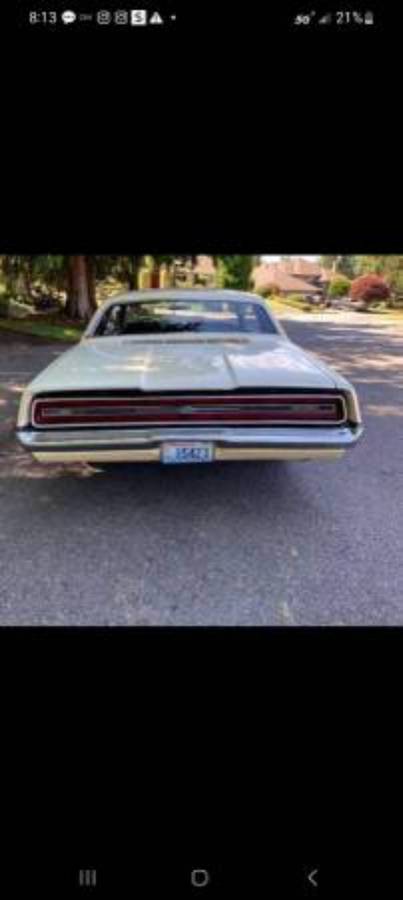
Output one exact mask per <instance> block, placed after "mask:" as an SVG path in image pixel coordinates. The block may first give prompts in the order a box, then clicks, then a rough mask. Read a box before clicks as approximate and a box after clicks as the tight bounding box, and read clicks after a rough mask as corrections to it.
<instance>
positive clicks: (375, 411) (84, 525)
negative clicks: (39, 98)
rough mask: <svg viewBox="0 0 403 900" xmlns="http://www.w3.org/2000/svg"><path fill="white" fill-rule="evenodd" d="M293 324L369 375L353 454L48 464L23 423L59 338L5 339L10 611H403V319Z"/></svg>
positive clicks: (181, 619)
mask: <svg viewBox="0 0 403 900" xmlns="http://www.w3.org/2000/svg"><path fill="white" fill-rule="evenodd" d="M284 324H285V326H286V328H287V330H288V333H289V335H290V337H291V338H292V339H293V340H296V341H298V342H299V343H301V344H302V345H303V346H304V347H306V348H307V349H309V350H312V351H314V352H316V353H318V354H319V356H320V357H321V358H322V359H324V360H325V361H327V362H329V363H331V364H332V365H334V366H335V367H337V368H338V369H339V370H340V371H341V372H343V373H344V374H345V375H347V377H348V378H351V379H352V381H353V382H354V383H355V384H356V386H357V388H358V391H359V395H360V398H361V402H362V405H363V412H364V417H365V424H366V433H365V437H364V438H363V440H362V442H361V443H360V445H358V446H357V448H355V450H354V451H353V452H352V453H351V454H350V455H349V456H348V457H347V458H346V459H345V460H343V461H340V462H338V463H284V464H282V463H279V464H274V463H273V464H263V463H249V464H246V463H245V464H226V465H221V466H220V465H213V466H211V467H208V468H207V467H206V468H204V467H200V468H199V467H197V466H195V467H191V466H189V467H184V468H180V469H176V468H170V467H166V468H163V467H159V466H146V465H144V466H143V465H142V466H129V465H124V466H123V465H122V466H115V467H108V468H106V469H105V470H102V469H101V468H91V467H85V466H72V467H70V468H68V469H66V468H64V467H58V466H50V467H42V466H40V465H39V464H37V463H35V462H33V461H31V459H30V458H29V457H28V456H27V455H26V454H24V453H23V452H22V451H20V450H19V449H18V447H17V445H16V443H15V441H14V439H13V437H12V426H13V422H14V416H15V409H16V405H17V403H18V399H19V393H20V391H21V389H22V387H23V385H24V383H26V381H28V380H29V378H30V377H31V376H32V375H33V374H34V373H36V372H37V371H39V370H40V369H41V368H42V367H43V366H44V365H45V364H46V363H47V362H48V361H50V360H51V359H53V358H54V356H55V354H57V353H58V352H59V351H60V349H62V348H61V347H60V346H59V345H57V347H56V346H55V345H54V344H53V345H50V344H44V343H40V342H37V341H35V342H34V341H33V340H31V341H29V340H28V339H25V338H24V339H22V338H16V337H11V336H6V335H4V336H2V337H1V339H0V382H1V393H0V418H1V420H2V429H1V432H0V559H1V568H0V623H1V624H10V625H15V624H17V625H18V624H20V625H27V624H35V625H90V624H96V625H289V626H294V625H380V624H384V625H402V624H403V325H399V326H398V325H393V326H386V325H385V324H384V321H383V319H381V318H380V317H379V316H375V315H373V316H367V315H363V314H361V315H360V314H359V313H344V312H332V313H323V315H316V316H309V315H307V316H301V315H299V314H297V313H296V314H295V315H294V314H293V313H291V314H290V316H289V317H288V318H286V319H284Z"/></svg>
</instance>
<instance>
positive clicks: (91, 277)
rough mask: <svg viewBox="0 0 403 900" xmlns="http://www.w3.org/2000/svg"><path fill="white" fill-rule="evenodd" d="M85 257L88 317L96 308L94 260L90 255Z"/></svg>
mask: <svg viewBox="0 0 403 900" xmlns="http://www.w3.org/2000/svg"><path fill="white" fill-rule="evenodd" d="M85 259H86V262H87V284H88V303H89V314H88V319H90V318H91V316H92V315H93V314H94V312H95V310H96V308H97V298H96V282H95V267H94V260H93V259H92V257H91V256H86V257H85Z"/></svg>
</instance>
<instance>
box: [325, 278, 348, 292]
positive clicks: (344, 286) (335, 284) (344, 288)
mask: <svg viewBox="0 0 403 900" xmlns="http://www.w3.org/2000/svg"><path fill="white" fill-rule="evenodd" d="M349 290H350V282H349V279H348V278H344V276H342V275H340V276H338V277H337V278H333V280H332V281H331V282H330V285H329V297H345V296H346V295H347V294H348V293H349Z"/></svg>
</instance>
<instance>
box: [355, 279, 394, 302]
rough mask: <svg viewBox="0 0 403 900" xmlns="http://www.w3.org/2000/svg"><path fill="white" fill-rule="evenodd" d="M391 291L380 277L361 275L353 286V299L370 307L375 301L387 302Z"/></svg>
mask: <svg viewBox="0 0 403 900" xmlns="http://www.w3.org/2000/svg"><path fill="white" fill-rule="evenodd" d="M389 296H390V289H389V287H388V285H387V284H386V281H385V280H384V279H383V278H380V277H379V275H360V277H359V278H356V279H355V281H353V283H352V285H351V299H352V300H354V301H361V302H362V303H365V305H366V306H368V305H369V304H370V303H372V301H374V300H387V299H388V297H389Z"/></svg>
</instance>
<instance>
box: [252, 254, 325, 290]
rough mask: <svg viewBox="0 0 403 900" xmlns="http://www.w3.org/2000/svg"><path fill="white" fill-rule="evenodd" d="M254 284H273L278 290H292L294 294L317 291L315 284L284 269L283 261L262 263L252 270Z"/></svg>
mask: <svg viewBox="0 0 403 900" xmlns="http://www.w3.org/2000/svg"><path fill="white" fill-rule="evenodd" d="M253 275H254V279H255V284H260V285H263V284H275V285H276V287H278V289H279V290H280V291H293V292H295V293H296V294H298V293H301V291H302V292H304V293H309V294H313V293H315V291H317V289H318V288H317V286H316V285H314V284H311V283H310V282H309V281H305V280H304V279H302V278H296V277H295V276H294V275H290V274H288V272H287V271H284V265H283V262H281V263H262V264H261V265H260V266H257V267H256V269H255V270H254V273H253Z"/></svg>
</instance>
